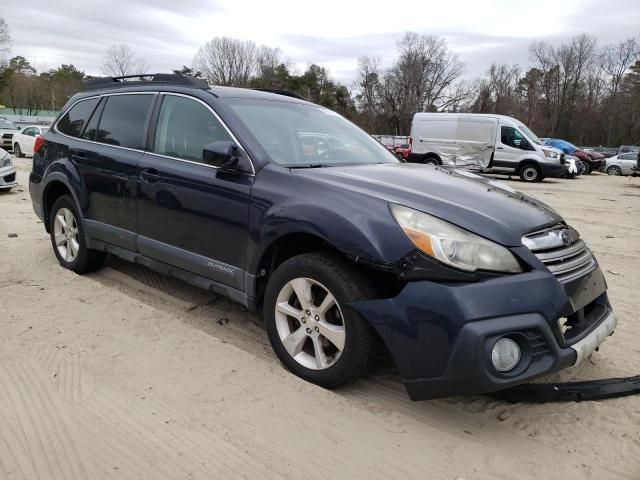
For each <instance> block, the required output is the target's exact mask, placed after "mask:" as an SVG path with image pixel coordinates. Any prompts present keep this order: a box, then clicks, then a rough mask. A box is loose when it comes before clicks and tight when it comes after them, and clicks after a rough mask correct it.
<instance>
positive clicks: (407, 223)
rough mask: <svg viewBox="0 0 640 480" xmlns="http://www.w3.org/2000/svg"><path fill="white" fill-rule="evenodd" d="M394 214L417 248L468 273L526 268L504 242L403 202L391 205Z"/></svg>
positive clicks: (511, 270)
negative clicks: (483, 235) (501, 243)
mask: <svg viewBox="0 0 640 480" xmlns="http://www.w3.org/2000/svg"><path fill="white" fill-rule="evenodd" d="M391 213H392V214H393V217H394V218H395V219H396V222H398V225H400V228H402V230H403V231H404V233H405V234H406V235H407V236H408V237H409V239H410V240H411V241H412V242H413V244H414V245H415V246H416V247H418V248H419V249H420V250H421V251H422V252H424V253H426V254H427V255H429V256H430V257H433V258H435V259H436V260H439V261H441V262H442V263H446V264H447V265H451V266H452V267H456V268H459V269H461V270H466V271H468V272H474V271H476V270H491V271H494V272H513V273H516V272H521V271H522V268H520V264H519V263H518V261H517V260H516V258H515V257H514V256H513V254H512V253H511V252H510V251H509V250H507V249H506V248H504V247H503V246H502V245H498V244H497V243H494V242H491V241H489V240H487V239H485V238H482V237H480V236H478V235H475V234H473V233H471V232H468V231H467V230H463V229H462V228H460V227H456V226H455V225H452V224H450V223H449V222H445V221H444V220H440V219H438V218H436V217H432V216H431V215H428V214H426V213H423V212H419V211H417V210H413V209H412V208H408V207H403V206H402V205H391Z"/></svg>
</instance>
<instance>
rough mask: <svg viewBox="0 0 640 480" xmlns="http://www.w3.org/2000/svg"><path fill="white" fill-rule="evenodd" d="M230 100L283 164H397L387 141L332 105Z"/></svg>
mask: <svg viewBox="0 0 640 480" xmlns="http://www.w3.org/2000/svg"><path fill="white" fill-rule="evenodd" d="M225 103H226V104H227V105H229V107H231V109H232V110H233V111H234V112H235V113H236V115H238V117H240V119H241V120H242V121H243V122H244V123H245V124H246V125H247V127H248V128H249V130H250V131H251V133H252V134H253V136H254V137H255V138H256V139H257V140H258V142H259V143H260V145H261V146H262V148H264V149H265V150H266V152H267V153H268V154H269V156H270V157H271V159H272V160H273V161H274V162H275V163H277V164H279V165H282V166H286V167H314V166H335V165H357V164H368V163H398V159H397V158H396V157H395V156H394V155H393V154H391V153H390V152H389V151H388V150H387V149H386V148H385V147H384V146H383V145H381V144H380V143H379V142H377V141H376V140H374V139H373V138H371V137H370V136H369V135H367V134H366V133H365V132H363V131H362V130H360V129H359V128H358V127H356V126H355V125H353V124H352V123H351V122H349V121H348V120H346V119H345V118H344V117H342V116H341V115H338V114H337V113H335V112H333V111H331V110H329V109H327V108H323V107H319V106H316V105H308V104H301V103H294V102H286V101H283V102H280V101H273V100H259V99H248V98H228V99H225Z"/></svg>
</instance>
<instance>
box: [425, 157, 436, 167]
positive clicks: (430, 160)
mask: <svg viewBox="0 0 640 480" xmlns="http://www.w3.org/2000/svg"><path fill="white" fill-rule="evenodd" d="M422 163H424V164H425V165H436V166H437V165H440V162H438V159H437V158H433V157H427V158H425V159H423V160H422Z"/></svg>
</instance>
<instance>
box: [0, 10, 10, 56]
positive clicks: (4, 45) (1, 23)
mask: <svg viewBox="0 0 640 480" xmlns="http://www.w3.org/2000/svg"><path fill="white" fill-rule="evenodd" d="M10 47H11V35H10V33H9V25H7V22H6V21H5V19H4V18H2V17H0V53H6V52H8V51H9V48H10Z"/></svg>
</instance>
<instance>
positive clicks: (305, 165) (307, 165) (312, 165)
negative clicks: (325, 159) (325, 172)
mask: <svg viewBox="0 0 640 480" xmlns="http://www.w3.org/2000/svg"><path fill="white" fill-rule="evenodd" d="M287 167H288V168H324V167H331V164H329V163H299V164H297V165H287Z"/></svg>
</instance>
